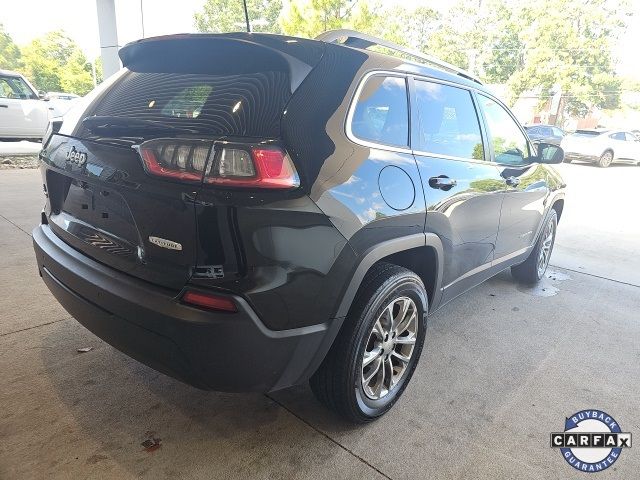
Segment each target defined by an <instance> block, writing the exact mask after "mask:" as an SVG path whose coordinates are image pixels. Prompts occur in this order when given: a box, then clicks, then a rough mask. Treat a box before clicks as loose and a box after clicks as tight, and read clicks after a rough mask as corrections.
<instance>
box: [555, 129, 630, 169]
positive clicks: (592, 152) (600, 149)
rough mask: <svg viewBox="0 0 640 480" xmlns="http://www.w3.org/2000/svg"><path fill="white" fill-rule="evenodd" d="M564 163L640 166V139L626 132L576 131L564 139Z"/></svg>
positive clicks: (562, 143) (600, 165) (561, 144)
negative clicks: (576, 161) (581, 162)
mask: <svg viewBox="0 0 640 480" xmlns="http://www.w3.org/2000/svg"><path fill="white" fill-rule="evenodd" d="M560 146H561V147H562V149H563V150H564V161H565V162H567V163H570V162H571V161H573V160H583V161H587V162H595V163H596V164H597V165H598V166H599V167H608V166H609V165H611V164H612V163H614V162H620V163H633V164H637V165H640V139H639V138H638V137H636V135H634V134H633V133H631V132H627V131H624V130H606V131H604V130H576V131H575V132H574V133H572V134H571V135H567V136H566V137H564V138H563V139H562V142H561V143H560Z"/></svg>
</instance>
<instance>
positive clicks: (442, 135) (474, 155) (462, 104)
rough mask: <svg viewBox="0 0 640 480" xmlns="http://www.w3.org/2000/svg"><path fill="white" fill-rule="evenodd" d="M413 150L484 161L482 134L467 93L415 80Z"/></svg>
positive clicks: (469, 94) (459, 89) (462, 90)
mask: <svg viewBox="0 0 640 480" xmlns="http://www.w3.org/2000/svg"><path fill="white" fill-rule="evenodd" d="M415 86H416V109H417V114H418V126H417V130H418V145H416V146H415V148H416V149H417V150H421V151H424V152H429V153H433V154H437V155H448V156H452V157H459V158H464V159H473V160H484V149H483V147H482V135H481V133H480V123H479V122H478V115H477V113H476V109H475V107H474V106H473V100H472V98H471V92H469V91H468V90H464V89H462V88H456V87H451V86H449V85H441V84H439V83H432V82H425V81H421V80H418V81H416V82H415Z"/></svg>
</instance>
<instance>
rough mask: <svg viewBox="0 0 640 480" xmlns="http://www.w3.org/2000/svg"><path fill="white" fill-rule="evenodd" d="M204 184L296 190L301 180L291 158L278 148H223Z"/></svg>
mask: <svg viewBox="0 0 640 480" xmlns="http://www.w3.org/2000/svg"><path fill="white" fill-rule="evenodd" d="M204 181H205V183H209V184H214V185H226V186H230V187H249V188H294V187H298V186H299V185H300V179H299V177H298V173H297V172H296V169H295V167H294V166H293V163H292V162H291V159H290V158H289V156H288V155H287V154H286V153H285V152H283V151H282V150H281V149H280V148H278V147H249V148H246V149H245V148H239V147H237V146H233V147H229V146H226V145H225V146H224V147H223V148H221V149H220V150H219V151H218V152H217V153H216V155H215V158H214V160H213V165H212V168H211V169H210V170H209V171H208V172H207V174H206V176H205V178H204Z"/></svg>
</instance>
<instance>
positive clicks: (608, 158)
mask: <svg viewBox="0 0 640 480" xmlns="http://www.w3.org/2000/svg"><path fill="white" fill-rule="evenodd" d="M612 162H613V152H612V151H611V150H606V151H605V152H604V153H603V154H602V155H600V158H599V159H598V166H599V167H600V168H607V167H608V166H609V165H611V163H612Z"/></svg>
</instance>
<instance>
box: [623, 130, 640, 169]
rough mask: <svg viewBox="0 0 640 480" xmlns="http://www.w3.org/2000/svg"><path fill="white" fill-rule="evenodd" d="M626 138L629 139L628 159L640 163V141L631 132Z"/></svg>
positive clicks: (626, 134) (627, 133)
mask: <svg viewBox="0 0 640 480" xmlns="http://www.w3.org/2000/svg"><path fill="white" fill-rule="evenodd" d="M624 136H625V138H626V139H627V149H628V154H629V157H628V158H630V159H632V160H636V161H638V162H640V139H638V137H636V136H635V135H634V134H633V133H630V132H625V133H624Z"/></svg>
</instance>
